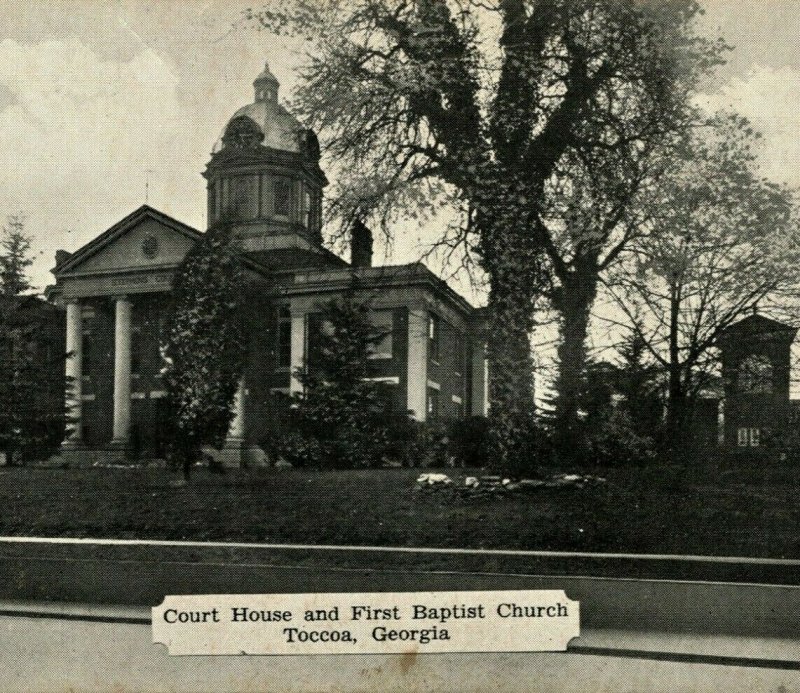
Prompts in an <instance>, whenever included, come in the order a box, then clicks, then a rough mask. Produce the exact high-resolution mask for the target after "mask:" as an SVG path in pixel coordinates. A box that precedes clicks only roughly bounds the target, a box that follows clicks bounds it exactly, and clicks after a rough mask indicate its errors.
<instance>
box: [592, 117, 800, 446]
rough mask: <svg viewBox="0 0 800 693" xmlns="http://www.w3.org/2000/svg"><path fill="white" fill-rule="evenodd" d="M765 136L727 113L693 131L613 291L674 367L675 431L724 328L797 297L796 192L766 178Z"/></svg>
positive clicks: (667, 366)
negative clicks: (761, 142) (762, 169)
mask: <svg viewBox="0 0 800 693" xmlns="http://www.w3.org/2000/svg"><path fill="white" fill-rule="evenodd" d="M757 141H758V135H757V133H755V132H754V131H753V130H752V128H751V127H750V125H749V124H748V123H747V122H746V121H745V120H744V119H743V118H741V117H739V116H735V115H724V114H720V115H718V116H716V117H715V118H713V119H711V120H710V121H709V122H708V123H706V124H705V125H704V126H702V127H698V128H697V129H695V130H693V131H692V132H691V133H690V136H689V137H687V139H686V141H685V143H684V147H683V148H682V150H681V153H680V156H676V157H675V158H674V159H673V161H672V165H671V167H670V168H668V169H667V170H665V172H664V174H663V175H662V176H661V178H660V179H659V182H658V186H657V187H655V188H654V189H653V190H651V195H650V196H649V198H648V201H647V207H649V210H650V211H649V213H647V212H645V211H644V210H643V213H646V215H647V216H648V224H649V225H650V227H651V228H652V232H651V235H650V236H649V237H648V238H647V240H646V242H642V243H634V244H633V246H632V249H633V250H634V252H633V254H632V256H631V257H630V258H629V260H628V261H626V262H625V263H623V264H621V265H620V266H619V268H618V270H619V271H617V272H615V273H614V274H613V277H612V278H611V279H610V280H609V281H608V283H607V285H608V290H609V291H610V293H611V294H612V296H614V297H615V298H616V300H617V305H618V307H619V308H620V309H621V311H622V313H623V314H624V315H625V316H626V317H627V322H628V323H629V325H632V327H633V329H634V330H635V332H636V333H637V334H638V336H639V337H640V338H641V339H643V340H644V342H645V344H646V345H647V348H648V350H649V352H650V354H651V356H652V357H653V359H655V361H656V362H657V363H659V364H660V365H661V366H662V367H663V368H664V370H665V371H666V373H667V374H668V382H669V391H668V399H667V432H668V434H669V436H670V437H671V439H672V440H675V441H678V440H680V437H681V428H682V426H683V424H684V423H685V421H686V415H687V413H688V405H689V404H690V402H691V400H692V398H693V396H694V395H696V394H697V393H698V392H699V391H700V390H702V389H703V388H704V387H706V386H707V385H708V377H707V376H708V375H709V374H710V373H711V374H713V372H714V370H715V369H714V363H715V359H714V348H715V347H716V346H717V342H718V340H719V337H720V335H721V334H722V332H723V331H724V330H725V329H726V328H727V327H728V326H729V325H731V324H732V323H734V322H736V321H737V320H740V319H741V318H742V317H744V316H745V315H747V314H749V313H750V311H751V310H752V309H753V308H754V307H757V306H758V305H759V304H762V305H763V304H767V303H772V302H775V301H781V300H793V299H792V298H791V297H792V296H796V295H797V286H798V282H800V269H798V268H800V226H798V218H797V213H796V201H795V197H794V193H793V191H792V190H790V189H788V188H786V187H785V186H781V185H778V184H775V183H772V182H770V181H768V180H765V179H764V178H762V177H761V176H760V174H759V171H758V164H757V156H756V152H755V146H756V143H757Z"/></svg>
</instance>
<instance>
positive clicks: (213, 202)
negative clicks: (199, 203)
mask: <svg viewBox="0 0 800 693" xmlns="http://www.w3.org/2000/svg"><path fill="white" fill-rule="evenodd" d="M208 218H209V219H210V220H211V221H216V220H217V186H216V185H215V184H214V183H210V184H209V186H208Z"/></svg>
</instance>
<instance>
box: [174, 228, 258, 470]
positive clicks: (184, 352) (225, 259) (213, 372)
mask: <svg viewBox="0 0 800 693" xmlns="http://www.w3.org/2000/svg"><path fill="white" fill-rule="evenodd" d="M242 291H243V273H242V267H241V258H240V256H239V254H238V252H237V250H236V247H235V245H234V242H233V236H232V229H231V225H230V223H228V222H227V221H223V222H220V223H218V224H216V225H215V226H213V227H212V228H211V229H209V230H208V232H206V234H205V235H204V236H203V238H202V239H201V240H200V241H198V243H197V244H196V245H195V246H194V248H192V249H191V250H190V251H189V253H187V255H186V257H185V258H184V261H183V264H182V265H181V267H180V268H179V270H178V272H177V274H176V277H175V280H174V284H173V300H174V303H173V308H172V316H171V324H170V328H169V332H168V336H167V343H166V344H165V345H164V347H163V353H164V356H165V359H166V362H167V366H166V368H165V371H164V379H165V384H166V388H167V395H168V401H169V404H170V410H171V414H172V426H173V435H172V449H171V457H172V460H173V462H174V463H176V464H177V465H178V466H180V467H182V469H183V473H184V476H185V477H186V478H187V479H188V477H189V471H190V469H191V466H192V464H193V463H194V462H195V461H196V460H197V459H198V458H199V456H200V452H201V448H202V447H203V446H204V445H210V446H212V447H215V448H218V449H219V448H221V447H222V445H223V444H224V442H225V437H226V435H227V432H228V428H229V426H230V423H231V420H232V419H233V401H234V397H235V395H236V391H237V388H238V384H239V380H240V378H241V375H242V370H243V367H244V358H245V339H244V331H243V329H242V325H241V313H240V308H241V296H242Z"/></svg>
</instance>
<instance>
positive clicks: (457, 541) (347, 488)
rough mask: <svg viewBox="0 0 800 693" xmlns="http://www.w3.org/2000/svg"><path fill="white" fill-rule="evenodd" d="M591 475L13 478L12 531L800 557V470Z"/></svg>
mask: <svg viewBox="0 0 800 693" xmlns="http://www.w3.org/2000/svg"><path fill="white" fill-rule="evenodd" d="M426 471H429V470H426ZM589 471H591V473H594V474H600V475H602V476H604V477H606V478H607V480H608V481H607V483H606V484H603V485H600V486H594V487H585V488H563V489H553V488H550V489H541V490H537V491H535V492H531V493H528V494H521V493H520V494H499V495H498V496H497V497H493V498H489V499H477V500H473V499H460V498H455V497H454V496H453V494H443V493H437V492H431V491H419V490H416V489H415V486H416V485H415V479H416V477H417V476H418V475H419V473H420V470H414V469H386V470H344V471H311V470H308V471H307V470H302V469H291V470H275V469H247V470H229V471H228V472H227V473H226V474H225V475H222V476H217V475H211V474H209V473H208V472H207V471H205V470H199V471H198V472H197V473H196V474H195V475H194V476H193V478H192V481H191V482H190V483H189V485H187V486H184V487H176V486H175V485H174V483H173V482H174V481H175V479H176V478H177V477H176V476H175V475H174V474H172V473H171V472H168V471H166V470H163V469H154V468H113V469H110V468H89V469H44V468H2V469H0V534H2V535H20V536H49V537H93V538H100V537H104V538H122V539H126V538H136V539H144V538H149V539H189V540H198V541H203V540H225V541H242V542H251V541H252V542H268V543H302V544H327V545H330V544H352V545H372V546H377V545H380V546H403V547H447V548H450V547H457V548H488V549H532V550H557V551H591V552H624V553H667V554H697V555H712V556H713V555H716V556H720V555H723V556H749V557H771V558H798V557H800V532H798V529H800V503H798V501H797V489H798V488H800V471H799V470H797V469H793V468H791V467H787V468H782V469H767V470H751V471H738V472H737V471H728V472H719V471H715V470H710V469H708V470H706V469H700V468H698V467H680V466H676V467H656V466H653V467H649V468H630V467H629V468H616V469H603V470H596V469H595V470H589ZM447 473H449V474H451V475H452V476H453V477H454V478H455V479H457V480H461V479H463V477H464V476H467V475H472V474H476V473H477V474H480V472H479V471H478V472H476V470H448V472H447Z"/></svg>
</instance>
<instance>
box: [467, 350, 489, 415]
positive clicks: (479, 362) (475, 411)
mask: <svg viewBox="0 0 800 693" xmlns="http://www.w3.org/2000/svg"><path fill="white" fill-rule="evenodd" d="M471 368H472V415H473V416H486V414H487V412H488V411H489V368H488V362H487V360H486V345H485V344H484V343H483V342H477V343H474V344H473V346H472V365H471Z"/></svg>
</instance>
